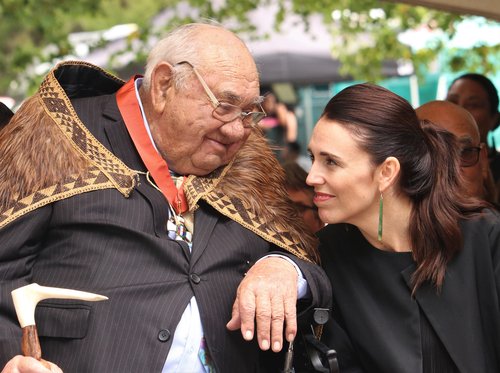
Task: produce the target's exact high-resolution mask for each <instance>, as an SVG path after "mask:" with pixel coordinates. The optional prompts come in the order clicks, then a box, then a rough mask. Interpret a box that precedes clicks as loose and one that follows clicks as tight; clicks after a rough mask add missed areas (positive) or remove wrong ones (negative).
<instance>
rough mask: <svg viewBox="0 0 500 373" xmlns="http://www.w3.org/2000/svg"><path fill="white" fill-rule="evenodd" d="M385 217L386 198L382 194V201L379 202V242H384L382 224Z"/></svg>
mask: <svg viewBox="0 0 500 373" xmlns="http://www.w3.org/2000/svg"><path fill="white" fill-rule="evenodd" d="M383 216H384V197H383V196H382V193H380V199H379V201H378V237H377V238H378V240H379V241H380V242H382V222H383Z"/></svg>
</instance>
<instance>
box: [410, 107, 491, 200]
mask: <svg viewBox="0 0 500 373" xmlns="http://www.w3.org/2000/svg"><path fill="white" fill-rule="evenodd" d="M416 112H417V115H418V117H419V118H420V119H421V120H423V119H427V120H429V121H431V122H433V123H434V124H436V125H438V126H440V127H442V128H444V129H446V130H448V131H450V132H451V133H453V134H454V135H455V136H456V137H457V138H458V141H459V143H460V146H461V170H462V176H463V177H464V181H465V185H464V189H465V191H466V192H467V194H469V195H470V196H474V197H478V198H480V199H484V200H486V201H488V202H492V203H496V202H497V200H496V195H497V193H496V190H495V186H494V183H493V178H492V175H491V171H490V169H489V167H488V154H487V149H486V146H485V144H484V143H481V140H480V136H479V129H478V126H477V123H476V121H475V120H474V117H473V116H472V115H471V114H470V113H469V112H468V111H467V110H465V109H464V108H462V107H460V106H458V105H455V104H453V103H451V102H448V101H430V102H428V103H426V104H424V105H422V106H420V107H419V108H417V109H416Z"/></svg>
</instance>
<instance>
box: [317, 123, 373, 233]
mask: <svg viewBox="0 0 500 373" xmlns="http://www.w3.org/2000/svg"><path fill="white" fill-rule="evenodd" d="M309 152H310V153H311V158H312V160H313V164H312V167H311V170H310V172H309V176H308V177H307V184H309V185H311V186H313V187H314V191H315V196H314V203H315V204H316V206H318V210H319V216H320V218H321V220H322V221H323V222H325V223H329V224H332V223H342V222H344V223H350V224H353V225H356V226H358V227H359V226H363V225H365V224H366V223H369V224H371V223H373V221H375V220H374V219H376V217H377V216H378V203H379V198H380V193H379V189H378V183H377V182H376V181H375V178H374V175H375V169H376V168H375V166H374V165H373V164H372V162H371V160H370V157H369V155H368V153H366V152H365V151H364V150H362V149H361V148H360V147H359V146H358V145H357V141H356V139H355V138H354V137H353V136H352V135H351V133H350V132H349V131H348V130H347V129H346V128H345V127H344V126H342V125H341V124H339V123H337V122H335V121H332V120H329V119H326V118H321V119H320V120H319V122H318V123H317V125H316V127H315V128H314V131H313V134H312V137H311V141H310V142H309Z"/></svg>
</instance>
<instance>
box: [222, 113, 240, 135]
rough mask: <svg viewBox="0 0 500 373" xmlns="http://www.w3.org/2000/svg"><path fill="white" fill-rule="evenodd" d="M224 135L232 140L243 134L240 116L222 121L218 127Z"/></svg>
mask: <svg viewBox="0 0 500 373" xmlns="http://www.w3.org/2000/svg"><path fill="white" fill-rule="evenodd" d="M220 131H221V132H222V133H223V134H224V136H227V137H229V138H230V139H232V140H240V139H242V138H243V137H244V136H245V127H243V122H242V117H241V116H240V117H237V118H236V119H234V120H232V121H231V122H227V123H224V124H223V125H222V127H221V128H220Z"/></svg>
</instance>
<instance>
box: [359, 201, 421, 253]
mask: <svg viewBox="0 0 500 373" xmlns="http://www.w3.org/2000/svg"><path fill="white" fill-rule="evenodd" d="M411 210H412V205H411V202H410V201H409V199H407V198H401V197H396V196H390V197H389V196H388V197H386V198H384V209H383V216H382V221H383V223H382V240H381V241H379V240H378V221H379V216H378V211H377V213H376V214H375V215H376V216H374V218H372V219H370V224H369V226H368V224H367V226H365V227H360V226H358V228H359V229H360V231H361V233H362V234H363V236H364V237H365V238H366V239H367V241H368V242H369V243H370V244H371V245H372V246H374V247H376V248H377V249H379V250H384V251H393V252H408V251H412V250H411V242H410V231H409V227H410V215H411Z"/></svg>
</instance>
